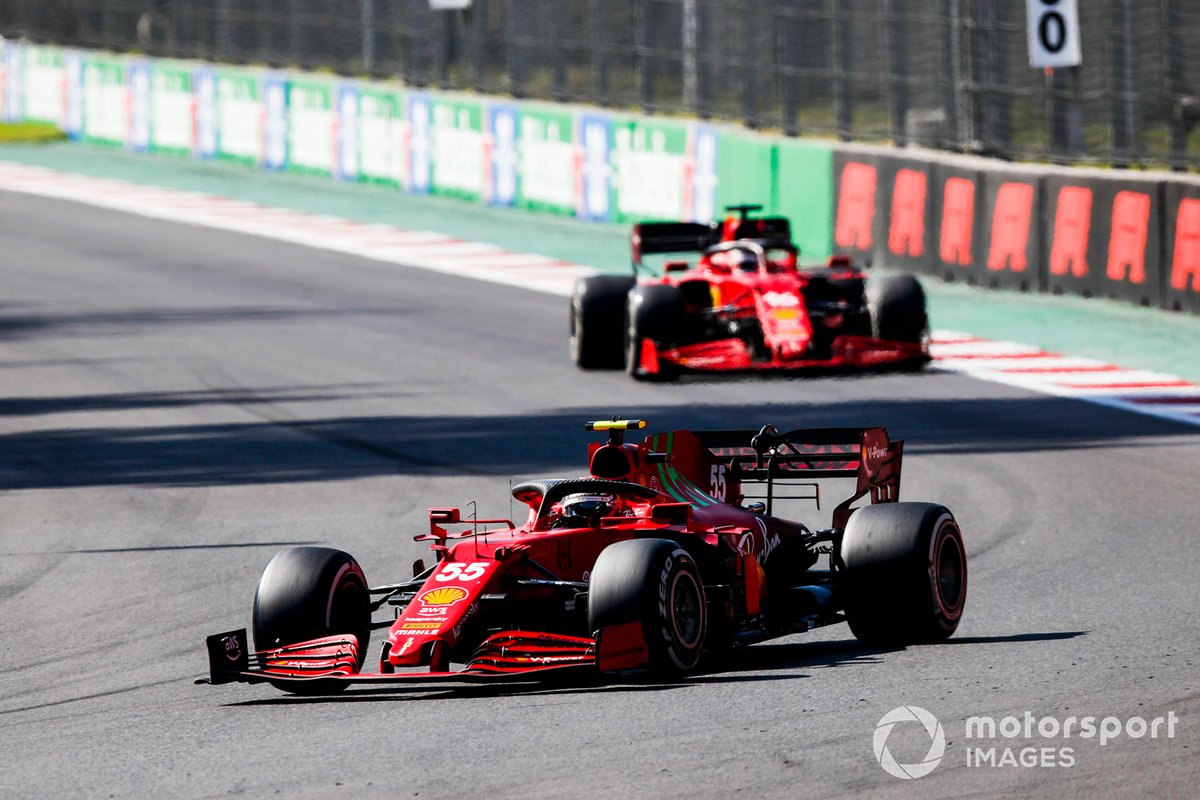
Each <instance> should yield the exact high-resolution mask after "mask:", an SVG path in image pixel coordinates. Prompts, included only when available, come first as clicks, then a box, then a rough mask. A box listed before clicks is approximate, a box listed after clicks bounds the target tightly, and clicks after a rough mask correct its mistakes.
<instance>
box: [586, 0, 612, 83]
mask: <svg viewBox="0 0 1200 800" xmlns="http://www.w3.org/2000/svg"><path fill="white" fill-rule="evenodd" d="M588 16H589V17H590V18H591V21H592V91H593V93H594V94H595V96H596V102H597V103H599V104H600V105H602V106H606V105H608V42H607V36H606V33H607V30H606V29H605V25H604V0H589V2H588Z"/></svg>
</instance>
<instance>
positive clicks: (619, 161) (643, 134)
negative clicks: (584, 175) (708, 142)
mask: <svg viewBox="0 0 1200 800" xmlns="http://www.w3.org/2000/svg"><path fill="white" fill-rule="evenodd" d="M687 145H688V126H687V125H686V124H685V123H682V122H672V121H665V120H664V121H658V120H652V119H649V118H642V117H638V118H625V119H623V120H620V121H617V120H614V122H613V126H612V150H611V153H610V159H611V164H612V169H613V208H614V211H615V217H616V219H618V220H620V221H626V222H630V221H637V220H642V219H665V220H672V219H684V218H685V217H686V216H687V211H688V208H687V206H688V202H687V188H688V187H687V166H688V164H687V160H688V159H687Z"/></svg>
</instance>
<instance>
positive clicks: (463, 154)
mask: <svg viewBox="0 0 1200 800" xmlns="http://www.w3.org/2000/svg"><path fill="white" fill-rule="evenodd" d="M429 123H430V126H429V141H430V148H431V152H430V156H431V167H432V172H431V183H430V188H431V190H432V191H433V192H434V193H435V194H444V195H450V196H452V197H460V198H462V199H464V200H473V201H475V202H479V201H481V200H482V199H483V196H484V192H485V189H486V182H487V175H486V172H487V165H488V163H489V161H490V159H489V157H488V153H487V152H486V149H485V146H486V140H485V137H484V134H483V104H482V103H481V102H479V101H478V100H458V99H445V98H436V97H435V98H433V99H432V100H431V101H430V103H429Z"/></svg>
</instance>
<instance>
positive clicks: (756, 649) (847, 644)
mask: <svg viewBox="0 0 1200 800" xmlns="http://www.w3.org/2000/svg"><path fill="white" fill-rule="evenodd" d="M1086 635H1087V632H1086V631H1051V632H1044V633H1023V634H1015V635H1011V636H973V637H964V638H962V639H953V638H952V639H950V640H949V641H948V642H946V643H945V644H957V645H980V644H1003V643H1018V642H1052V641H1060V640H1065V639H1074V638H1075V637H1077V636H1086ZM933 646H943V645H933ZM903 649H905V648H904V647H899V646H897V647H866V646H864V645H862V644H860V643H859V642H857V641H855V640H853V639H848V640H842V641H834V642H802V641H801V642H778V643H765V644H757V645H753V646H751V647H747V648H745V649H738V650H736V651H732V652H730V653H727V654H725V655H723V656H720V657H715V658H714V659H713V660H712V662H711V663H709V664H708V665H707V666H706V667H705V668H704V669H703V671H701V672H699V673H697V674H695V675H689V676H687V677H684V678H679V679H677V680H658V679H655V678H653V677H650V676H641V675H634V676H629V677H621V676H612V675H589V676H585V677H582V678H581V677H579V676H577V675H576V676H574V677H572V676H559V677H557V678H554V679H550V680H547V679H543V680H540V681H539V680H529V681H526V682H521V683H504V684H488V685H470V686H451V687H447V686H445V685H424V686H422V685H419V684H417V685H413V686H388V687H377V688H371V689H355V688H350V689H348V690H346V691H345V692H343V693H342V694H336V695H327V696H323V697H302V696H298V695H282V696H276V697H267V698H262V699H258V700H247V701H243V702H239V703H228V704H226V705H227V706H228V707H233V708H240V707H247V706H273V705H292V704H313V703H318V704H320V703H375V702H396V701H401V702H411V701H414V700H438V699H451V698H454V699H470V698H485V697H514V696H545V695H567V694H593V693H596V692H605V693H636V692H669V691H677V690H681V689H687V688H689V687H693V686H698V685H704V684H720V683H732V684H737V683H751V682H764V681H772V682H773V681H790V680H802V679H805V678H811V677H812V675H811V674H809V673H808V672H803V671H799V670H805V669H828V668H844V667H851V666H870V665H873V664H878V663H881V662H882V661H883V658H882V656H884V655H886V654H888V653H895V652H899V651H901V650H903ZM763 672H767V673H769V674H765V675H764V674H758V673H763Z"/></svg>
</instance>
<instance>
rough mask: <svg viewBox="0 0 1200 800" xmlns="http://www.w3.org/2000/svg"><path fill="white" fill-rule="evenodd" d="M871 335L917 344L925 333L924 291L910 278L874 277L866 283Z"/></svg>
mask: <svg viewBox="0 0 1200 800" xmlns="http://www.w3.org/2000/svg"><path fill="white" fill-rule="evenodd" d="M865 294H866V297H867V308H868V309H869V310H870V312H871V332H872V333H873V334H874V336H875V337H876V338H878V339H883V340H885V341H889V342H909V343H920V342H921V341H922V340H923V339H924V338H925V336H926V335H927V334H928V332H929V317H928V315H927V314H926V312H925V290H924V289H922V288H921V284H920V282H918V281H917V279H916V278H914V277H913V276H912V275H876V276H873V277H871V278H870V279H868V280H867V286H866V291H865Z"/></svg>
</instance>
